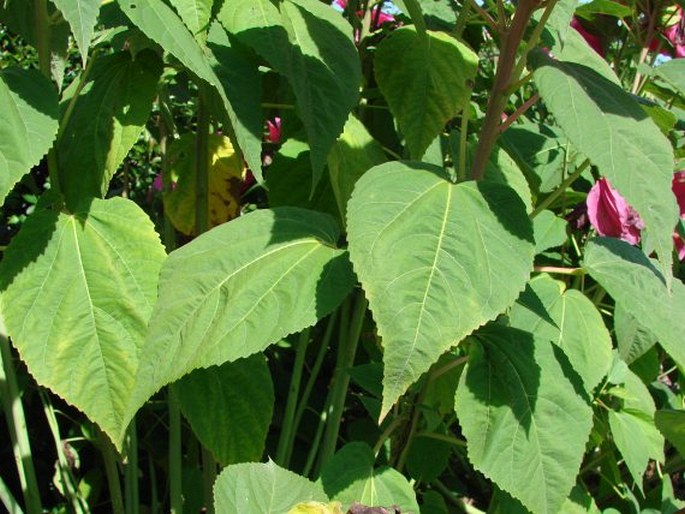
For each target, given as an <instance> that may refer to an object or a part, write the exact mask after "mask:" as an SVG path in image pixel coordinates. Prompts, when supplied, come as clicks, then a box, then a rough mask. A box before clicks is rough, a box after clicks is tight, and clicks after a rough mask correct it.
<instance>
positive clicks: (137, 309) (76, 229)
mask: <svg viewBox="0 0 685 514" xmlns="http://www.w3.org/2000/svg"><path fill="white" fill-rule="evenodd" d="M164 258H165V253H164V249H163V247H162V245H161V243H160V241H159V237H158V236H157V234H156V233H155V231H154V227H153V225H152V222H151V221H150V219H149V218H148V216H147V215H146V214H145V213H144V212H143V211H142V210H141V209H140V208H139V207H137V206H136V204H134V203H133V202H131V201H129V200H124V199H122V198H113V199H111V200H98V199H95V200H93V202H92V204H91V205H90V208H89V209H88V210H87V211H82V212H76V213H74V214H65V213H59V212H56V211H52V210H42V211H39V212H37V213H35V214H34V215H32V216H31V217H30V218H29V219H28V220H27V221H26V224H25V225H24V227H23V228H22V230H21V232H20V233H19V234H18V235H17V236H16V237H15V238H14V239H13V240H12V243H11V244H10V246H9V247H8V248H7V252H6V253H5V257H4V259H3V261H2V265H0V279H1V284H0V287H1V290H2V297H1V305H2V314H3V316H4V318H5V322H6V324H7V330H8V333H9V335H10V336H11V337H12V341H13V342H14V345H15V346H16V347H17V349H18V350H19V353H20V355H21V357H22V359H23V360H24V362H26V365H27V366H28V368H29V371H30V372H31V374H32V375H33V376H34V377H35V378H36V380H37V381H38V383H40V384H42V385H44V386H46V387H49V388H50V389H52V390H53V391H54V392H55V393H57V394H58V395H59V396H61V397H62V398H64V399H65V400H66V401H67V402H69V403H71V404H72V405H75V406H76V407H78V408H79V409H80V410H82V411H83V412H84V413H85V414H86V415H87V416H88V417H89V418H90V419H92V420H93V421H95V422H96V423H98V424H99V425H100V427H101V428H102V429H103V430H104V431H105V432H106V433H107V434H108V435H110V437H112V439H113V440H114V441H115V442H117V443H119V442H120V439H119V437H118V436H119V434H121V433H122V432H123V431H124V430H125V429H126V426H127V424H128V421H129V419H128V418H126V416H125V412H126V406H127V405H128V400H129V398H130V395H131V392H132V390H133V385H134V381H135V376H136V371H137V369H138V354H139V352H140V350H141V347H142V346H143V342H144V340H145V334H146V331H147V322H148V318H149V316H150V313H151V312H152V305H153V304H154V301H155V296H156V293H157V280H158V277H159V270H160V267H161V264H162V261H163V260H164Z"/></svg>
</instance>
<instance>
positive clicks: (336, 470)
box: [321, 442, 419, 513]
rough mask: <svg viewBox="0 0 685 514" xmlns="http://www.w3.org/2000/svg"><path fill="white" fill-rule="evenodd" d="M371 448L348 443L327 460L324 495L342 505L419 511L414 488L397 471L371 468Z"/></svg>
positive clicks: (322, 472) (346, 506) (386, 467)
mask: <svg viewBox="0 0 685 514" xmlns="http://www.w3.org/2000/svg"><path fill="white" fill-rule="evenodd" d="M374 461H375V458H374V456H373V450H371V448H370V447H369V446H368V445H367V444H365V443H359V442H354V443H348V444H346V445H345V446H343V447H342V448H341V449H340V450H338V452H337V453H336V454H335V455H334V456H333V457H332V458H331V459H330V460H329V461H328V462H327V463H326V465H325V466H324V468H323V470H322V471H321V483H322V485H323V488H324V490H325V491H326V494H328V496H329V497H330V498H331V499H333V500H337V501H339V502H341V503H342V504H343V510H345V511H347V509H348V508H349V506H350V505H351V504H353V503H355V502H358V503H361V504H363V505H375V506H384V507H390V506H391V505H397V506H398V507H399V508H400V510H401V511H402V512H416V513H418V512H419V507H418V505H417V503H416V495H415V493H414V489H413V488H412V486H411V485H410V484H409V482H408V481H407V479H406V478H405V477H404V476H403V475H402V474H401V473H400V472H398V471H397V470H395V469H393V468H391V467H388V466H382V467H380V468H376V469H374Z"/></svg>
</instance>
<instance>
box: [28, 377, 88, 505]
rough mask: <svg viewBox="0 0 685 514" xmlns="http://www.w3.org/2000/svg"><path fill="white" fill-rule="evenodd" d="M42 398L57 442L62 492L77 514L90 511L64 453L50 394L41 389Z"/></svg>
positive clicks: (56, 448)
mask: <svg viewBox="0 0 685 514" xmlns="http://www.w3.org/2000/svg"><path fill="white" fill-rule="evenodd" d="M40 399H41V401H42V403H43V410H44V411H45V417H46V419H47V420H48V426H49V427H50V432H51V433H52V439H53V441H54V443H55V451H56V453H57V468H58V472H59V478H60V482H61V483H62V494H63V495H64V496H65V497H66V499H67V500H68V501H69V504H70V505H71V508H72V509H73V511H74V512H75V513H77V514H82V513H87V512H90V508H89V507H88V503H87V502H86V501H84V500H83V499H82V498H81V497H80V496H79V494H78V484H77V482H76V479H75V478H74V474H73V473H72V472H71V468H70V467H69V463H68V462H67V457H66V455H65V454H64V444H63V442H62V437H61V436H60V433H59V424H58V423H57V417H56V416H55V409H54V408H53V406H52V402H51V401H50V396H48V394H47V393H46V392H45V391H42V390H41V391H40Z"/></svg>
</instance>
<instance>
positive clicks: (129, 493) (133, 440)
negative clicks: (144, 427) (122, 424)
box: [124, 417, 140, 514]
mask: <svg viewBox="0 0 685 514" xmlns="http://www.w3.org/2000/svg"><path fill="white" fill-rule="evenodd" d="M127 435H128V448H127V453H126V460H127V462H126V465H125V467H124V491H125V497H126V514H138V513H139V512H140V490H139V488H138V431H137V428H136V418H135V417H134V418H133V419H132V420H131V424H130V425H129V426H128V429H127Z"/></svg>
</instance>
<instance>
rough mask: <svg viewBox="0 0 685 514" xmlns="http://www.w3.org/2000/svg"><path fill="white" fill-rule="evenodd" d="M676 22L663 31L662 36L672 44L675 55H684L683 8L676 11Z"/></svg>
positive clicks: (684, 20) (684, 18) (684, 23)
mask: <svg viewBox="0 0 685 514" xmlns="http://www.w3.org/2000/svg"><path fill="white" fill-rule="evenodd" d="M678 18H679V20H678V22H677V23H675V24H673V25H671V26H670V27H668V28H667V29H666V30H665V31H664V36H665V37H666V39H668V41H669V42H670V43H671V45H672V46H673V52H674V55H675V57H685V16H683V9H682V8H681V9H679V11H678Z"/></svg>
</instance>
